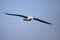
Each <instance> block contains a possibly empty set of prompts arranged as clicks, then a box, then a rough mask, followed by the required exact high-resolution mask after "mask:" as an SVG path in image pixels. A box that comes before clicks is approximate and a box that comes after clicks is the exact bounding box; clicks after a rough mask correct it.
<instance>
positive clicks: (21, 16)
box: [5, 13, 27, 18]
mask: <svg viewBox="0 0 60 40" xmlns="http://www.w3.org/2000/svg"><path fill="white" fill-rule="evenodd" d="M5 14H7V15H11V16H19V17H23V18H27V16H24V15H19V14H10V13H5Z"/></svg>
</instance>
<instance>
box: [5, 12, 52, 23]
mask: <svg viewBox="0 0 60 40" xmlns="http://www.w3.org/2000/svg"><path fill="white" fill-rule="evenodd" d="M5 14H6V15H11V16H19V17H23V18H24V19H23V20H24V21H31V20H36V21H39V22H43V23H46V24H51V23H49V22H47V21H44V20H41V19H38V18H34V17H31V16H24V15H19V14H10V13H5Z"/></svg>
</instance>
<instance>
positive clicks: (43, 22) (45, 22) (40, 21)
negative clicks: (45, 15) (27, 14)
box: [33, 18, 51, 24]
mask: <svg viewBox="0 0 60 40" xmlns="http://www.w3.org/2000/svg"><path fill="white" fill-rule="evenodd" d="M33 19H34V20H36V21H40V22H43V23H46V24H51V23H49V22H47V21H43V20H40V19H38V18H33Z"/></svg>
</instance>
